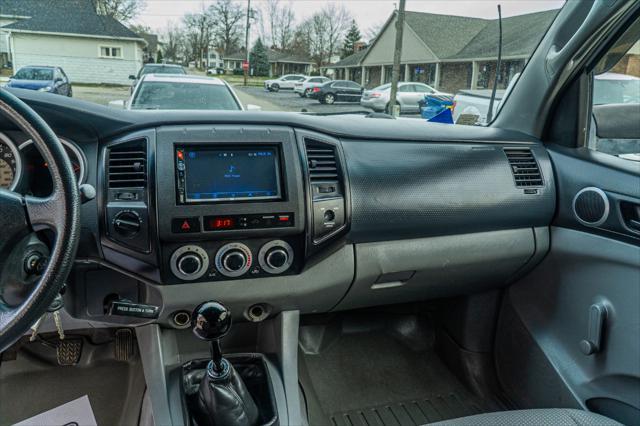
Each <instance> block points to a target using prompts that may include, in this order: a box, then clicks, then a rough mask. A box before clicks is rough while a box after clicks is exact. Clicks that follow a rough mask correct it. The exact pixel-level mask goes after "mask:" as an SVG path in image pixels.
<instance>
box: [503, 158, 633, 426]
mask: <svg viewBox="0 0 640 426" xmlns="http://www.w3.org/2000/svg"><path fill="white" fill-rule="evenodd" d="M549 155H550V157H551V159H552V163H553V167H554V171H555V177H556V185H557V194H558V204H557V214H556V217H555V219H554V222H553V226H552V227H551V231H550V235H551V249H550V252H549V254H548V255H547V257H546V258H545V260H544V261H543V262H542V263H541V264H540V265H539V266H538V267H537V268H536V269H535V270H534V271H533V272H532V273H530V274H529V275H527V276H526V277H525V278H523V279H522V280H521V281H519V282H518V283H516V284H514V285H513V286H512V287H511V288H510V289H509V292H508V295H507V300H508V303H510V304H511V305H512V307H513V309H514V311H515V312H516V314H517V316H518V317H519V319H520V320H521V321H522V324H523V326H524V327H525V328H526V329H527V330H528V332H529V333H530V334H531V336H532V338H533V340H534V341H535V343H536V344H537V346H538V347H539V349H541V350H542V352H544V354H545V355H546V358H547V359H548V360H549V362H550V364H551V365H552V367H553V369H554V370H555V371H556V373H557V374H558V375H559V376H560V378H561V379H562V381H563V382H564V383H565V384H566V387H567V388H568V389H569V391H570V393H571V394H572V395H573V397H574V398H575V399H576V401H577V403H578V404H579V405H581V406H582V407H583V408H586V409H589V410H591V411H596V412H599V413H601V414H604V415H606V416H609V417H611V418H614V419H616V420H618V421H620V422H622V423H625V424H636V423H637V422H638V419H640V392H638V390H639V389H640V340H639V339H638V336H640V267H639V265H640V233H638V232H636V231H635V230H634V229H631V228H629V226H628V225H627V222H628V218H629V213H628V212H626V210H625V209H626V208H627V207H625V206H635V205H640V173H638V171H640V170H639V169H638V167H637V166H638V163H633V162H629V161H626V160H622V159H619V158H616V157H613V156H609V155H607V154H602V153H598V152H592V151H589V150H586V149H571V148H563V147H559V146H551V147H550V149H549ZM584 188H599V189H600V190H601V191H602V192H601V193H602V194H604V197H605V199H606V200H607V202H608V204H609V213H608V216H607V217H606V219H604V220H603V221H602V223H601V224H598V225H595V226H590V225H585V224H584V223H583V221H581V220H579V219H578V217H577V216H576V208H575V207H574V202H575V199H576V196H577V194H579V193H580V191H581V190H583V189H584ZM598 309H602V314H603V315H602V325H601V327H600V326H599V324H597V323H596V322H594V320H593V319H591V320H590V316H591V315H592V313H593V312H594V310H598ZM590 321H591V323H590ZM594 324H595V325H594ZM594 327H596V328H598V329H599V330H600V331H601V336H600V337H601V338H600V341H599V342H598V343H599V348H598V350H596V351H595V352H594V353H591V354H589V353H588V352H589V351H588V350H586V349H587V347H588V346H589V345H588V344H587V341H589V340H590V339H591V335H592V334H593V333H591V331H590V329H593V328H594ZM498 344H504V345H509V344H510V343H509V342H507V341H505V340H504V339H500V338H498ZM501 350H502V349H501ZM513 352H514V353H518V352H519V350H518V349H517V348H515V347H514V348H513ZM516 356H517V355H516ZM521 361H522V363H523V364H522V366H521V368H523V369H530V370H531V371H539V370H536V369H537V368H540V364H539V363H537V364H535V365H527V361H528V359H525V358H523V359H522V360H521ZM502 379H503V381H504V382H505V383H506V386H505V387H506V388H509V387H511V385H513V383H509V381H510V380H512V379H510V378H509V377H504V376H503V377H502ZM548 392H550V393H551V394H552V395H560V394H561V393H562V392H561V390H558V389H548ZM547 396H548V395H547ZM558 400H560V397H558ZM530 402H531V404H532V405H535V398H534V400H533V401H530Z"/></svg>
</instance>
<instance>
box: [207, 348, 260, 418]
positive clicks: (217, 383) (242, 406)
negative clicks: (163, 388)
mask: <svg viewBox="0 0 640 426" xmlns="http://www.w3.org/2000/svg"><path fill="white" fill-rule="evenodd" d="M212 364H213V363H209V368H208V371H207V374H205V375H204V377H203V379H202V382H201V383H200V389H199V390H198V410H197V414H196V416H195V417H196V421H197V422H198V426H256V425H257V424H258V418H259V413H258V407H257V406H256V403H255V401H254V400H253V397H252V396H251V394H250V393H249V391H248V390H247V387H246V386H245V384H244V382H243V381H242V378H241V377H240V375H239V374H238V372H237V371H236V370H235V369H234V368H233V366H232V365H231V363H229V362H228V361H227V360H226V359H224V358H223V359H222V364H223V372H222V373H221V374H217V373H215V372H213V374H211V373H212V371H213V370H212V368H213V365H212Z"/></svg>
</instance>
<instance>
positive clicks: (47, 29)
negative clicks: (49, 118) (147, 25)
mask: <svg viewBox="0 0 640 426" xmlns="http://www.w3.org/2000/svg"><path fill="white" fill-rule="evenodd" d="M61 3H64V5H62V4H61ZM146 46H147V42H146V41H145V40H144V39H143V38H142V37H140V36H139V35H137V34H136V33H134V32H133V31H131V30H130V29H128V28H127V27H125V26H124V25H123V24H121V23H120V22H119V21H117V20H115V19H113V18H112V17H109V16H103V15H100V14H98V13H97V11H96V9H95V5H94V2H93V1H92V0H64V2H57V1H52V0H0V65H3V63H4V65H7V64H9V63H11V64H12V65H13V71H14V72H16V71H17V70H18V69H20V68H21V67H24V66H27V65H47V66H58V67H61V68H63V69H64V71H65V72H66V74H67V75H68V76H69V79H70V80H71V81H72V82H73V83H111V84H129V83H130V82H129V80H128V76H129V75H130V74H137V72H138V70H139V69H140V68H141V67H142V63H143V59H144V52H143V49H144V48H145V47H146Z"/></svg>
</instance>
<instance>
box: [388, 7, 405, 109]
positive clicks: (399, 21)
mask: <svg viewBox="0 0 640 426" xmlns="http://www.w3.org/2000/svg"><path fill="white" fill-rule="evenodd" d="M405 3H406V0H400V7H399V9H398V11H397V12H396V50H395V51H394V52H393V72H392V73H391V96H390V97H389V111H388V112H389V114H391V115H393V116H394V117H396V116H398V115H399V114H400V110H399V109H398V110H396V109H397V108H396V95H397V93H398V80H400V60H401V59H402V34H403V32H404V6H405ZM405 77H406V76H405Z"/></svg>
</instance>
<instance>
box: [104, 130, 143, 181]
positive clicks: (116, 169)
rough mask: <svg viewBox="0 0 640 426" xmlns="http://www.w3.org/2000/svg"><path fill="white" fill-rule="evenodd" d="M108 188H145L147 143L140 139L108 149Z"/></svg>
mask: <svg viewBox="0 0 640 426" xmlns="http://www.w3.org/2000/svg"><path fill="white" fill-rule="evenodd" d="M107 172H108V182H109V188H145V187H146V186H147V142H146V140H145V139H140V140H136V141H132V142H126V143H123V144H119V145H116V146H114V147H112V148H109V150H108V152H107Z"/></svg>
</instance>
